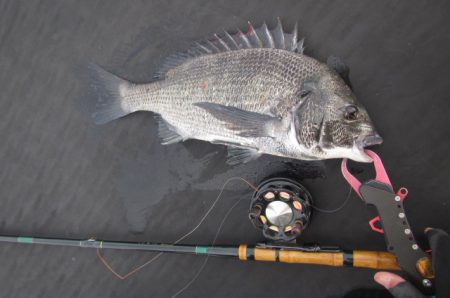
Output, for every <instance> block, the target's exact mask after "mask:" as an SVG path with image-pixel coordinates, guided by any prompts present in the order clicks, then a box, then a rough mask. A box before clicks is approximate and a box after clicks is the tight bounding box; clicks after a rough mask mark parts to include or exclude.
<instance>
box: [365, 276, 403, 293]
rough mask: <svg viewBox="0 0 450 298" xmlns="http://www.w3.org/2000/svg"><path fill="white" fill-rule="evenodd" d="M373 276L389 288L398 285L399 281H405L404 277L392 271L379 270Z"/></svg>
mask: <svg viewBox="0 0 450 298" xmlns="http://www.w3.org/2000/svg"><path fill="white" fill-rule="evenodd" d="M373 278H374V279H375V281H376V282H377V283H379V284H380V285H382V286H383V287H385V288H386V289H387V290H390V289H392V288H393V287H396V286H397V285H398V284H399V283H402V282H405V280H404V279H403V278H402V277H400V276H398V275H397V274H393V273H390V272H377V273H376V274H375V276H374V277H373Z"/></svg>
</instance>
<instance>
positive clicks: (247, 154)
mask: <svg viewBox="0 0 450 298" xmlns="http://www.w3.org/2000/svg"><path fill="white" fill-rule="evenodd" d="M261 155H262V154H261V153H260V152H258V150H256V149H253V148H244V147H228V156H227V158H228V159H227V164H229V165H237V164H240V163H246V162H249V161H252V160H254V159H257V158H258V157H260V156H261Z"/></svg>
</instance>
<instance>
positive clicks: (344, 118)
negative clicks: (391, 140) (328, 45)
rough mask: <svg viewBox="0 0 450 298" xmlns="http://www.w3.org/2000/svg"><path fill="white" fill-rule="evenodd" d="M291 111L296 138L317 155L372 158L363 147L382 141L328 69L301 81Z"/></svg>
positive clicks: (339, 79) (364, 112)
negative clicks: (301, 83)
mask: <svg viewBox="0 0 450 298" xmlns="http://www.w3.org/2000/svg"><path fill="white" fill-rule="evenodd" d="M299 94H300V96H303V98H301V99H300V102H301V103H300V104H299V105H298V107H297V108H296V110H295V112H294V125H295V127H296V131H297V140H298V142H299V143H300V144H305V143H306V145H307V146H306V147H308V148H310V155H312V156H313V157H315V158H317V159H328V158H349V159H352V160H355V161H359V162H372V159H371V158H370V157H369V156H368V155H367V154H366V153H365V152H364V148H366V147H368V146H372V145H378V144H381V143H382V142H383V139H382V138H381V136H380V135H379V134H378V133H377V131H376V129H375V127H374V125H373V123H372V120H371V119H370V117H369V114H368V113H367V110H366V109H365V108H364V106H363V105H362V104H361V103H360V102H359V101H358V100H357V99H356V96H355V95H354V94H353V92H352V91H351V89H350V88H349V87H348V86H347V85H346V84H345V82H344V81H343V80H342V79H341V77H340V76H339V75H338V74H337V73H335V72H333V71H332V70H328V71H326V72H325V73H324V74H321V75H319V76H316V77H314V78H312V79H311V80H309V81H307V82H306V83H305V84H303V85H302V87H301V91H300V93H299Z"/></svg>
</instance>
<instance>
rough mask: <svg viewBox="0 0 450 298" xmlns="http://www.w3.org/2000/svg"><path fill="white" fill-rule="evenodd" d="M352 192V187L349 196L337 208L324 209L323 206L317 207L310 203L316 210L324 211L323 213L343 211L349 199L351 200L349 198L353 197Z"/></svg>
mask: <svg viewBox="0 0 450 298" xmlns="http://www.w3.org/2000/svg"><path fill="white" fill-rule="evenodd" d="M351 194H352V188H351V187H350V188H349V190H348V194H347V197H346V198H345V200H344V202H343V203H342V204H341V205H340V206H339V207H337V208H335V209H322V208H319V207H317V206H315V205H310V206H311V207H312V208H313V209H314V210H317V211H319V212H322V213H328V214H331V213H336V212H338V211H341V210H342V209H343V208H344V207H345V206H346V205H347V203H348V201H349V199H350V197H351Z"/></svg>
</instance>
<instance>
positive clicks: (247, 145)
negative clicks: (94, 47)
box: [93, 21, 381, 162]
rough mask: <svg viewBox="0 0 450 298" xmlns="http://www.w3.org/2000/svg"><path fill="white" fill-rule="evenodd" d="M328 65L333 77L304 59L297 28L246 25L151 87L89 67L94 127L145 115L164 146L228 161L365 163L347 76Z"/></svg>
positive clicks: (363, 125)
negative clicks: (204, 145) (202, 150)
mask: <svg viewBox="0 0 450 298" xmlns="http://www.w3.org/2000/svg"><path fill="white" fill-rule="evenodd" d="M332 62H333V63H332V67H333V68H331V67H330V66H328V65H326V64H323V63H321V62H319V61H317V60H315V59H313V58H311V57H308V56H306V55H304V54H303V40H301V41H299V42H297V29H296V28H295V29H294V31H293V32H292V33H285V32H284V31H283V29H282V26H281V23H280V21H278V24H277V26H276V27H275V28H274V29H273V30H269V29H268V27H267V26H266V24H263V25H262V26H261V27H259V28H256V29H255V28H253V26H252V25H251V24H250V25H249V30H248V31H247V32H246V33H245V34H244V33H242V32H241V31H238V32H237V33H236V34H229V33H225V35H223V36H222V37H220V36H218V35H214V39H212V40H205V41H203V42H198V43H196V44H195V45H194V46H193V47H192V48H190V49H188V50H187V51H185V52H182V53H177V54H175V55H172V56H170V57H168V58H167V61H166V62H165V63H164V64H163V66H162V67H161V70H160V71H159V72H157V74H156V75H155V77H156V78H157V80H156V81H154V82H151V83H148V84H133V83H130V82H127V81H126V80H123V79H121V78H118V77H116V76H114V75H112V74H110V73H108V72H106V71H104V70H102V69H100V68H98V67H94V68H93V70H94V73H95V75H96V77H95V80H94V84H96V85H95V86H96V89H97V91H99V97H100V99H99V103H98V105H97V111H96V113H95V114H94V118H95V120H96V122H97V123H106V122H108V121H110V120H113V119H116V118H120V117H122V116H125V115H127V114H129V113H133V112H136V111H151V112H154V113H156V114H157V115H158V121H159V135H160V137H161V138H162V140H163V144H171V143H174V142H178V141H182V140H186V139H198V140H204V141H209V142H213V143H220V144H225V145H228V146H230V147H231V148H232V149H231V150H229V153H230V160H232V161H233V162H246V161H248V160H251V159H253V158H255V157H257V156H259V155H260V154H272V155H278V156H283V157H290V158H297V159H306V160H311V159H325V158H339V157H349V158H353V159H355V160H360V161H369V160H368V158H369V157H367V156H366V155H365V153H364V151H363V147H364V146H365V145H367V144H366V143H367V142H365V141H364V140H368V139H370V140H372V142H373V141H374V140H377V136H378V135H377V134H376V132H375V130H374V128H373V125H372V123H371V121H370V118H369V116H368V114H367V112H366V111H365V109H364V107H363V106H362V105H360V104H359V103H358V102H357V100H356V98H355V96H354V95H353V93H352V92H351V90H350V88H349V87H348V86H347V85H346V84H345V82H344V80H343V79H342V78H344V79H345V78H347V79H348V69H347V75H346V74H345V71H346V69H345V67H343V66H342V64H341V62H340V60H339V59H334V60H333V61H332ZM340 75H341V76H342V78H341V76H340ZM351 113H353V114H351ZM356 113H357V114H358V115H356ZM368 136H370V138H367V137H368ZM374 136H375V137H374ZM378 137H379V136H378ZM380 139H381V138H380Z"/></svg>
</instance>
